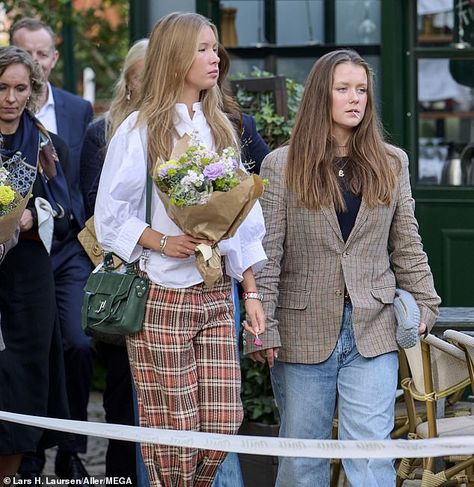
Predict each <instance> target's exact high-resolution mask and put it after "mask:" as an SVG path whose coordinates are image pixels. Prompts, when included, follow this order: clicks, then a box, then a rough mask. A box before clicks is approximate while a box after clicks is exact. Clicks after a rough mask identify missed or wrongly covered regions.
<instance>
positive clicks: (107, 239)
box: [94, 103, 267, 288]
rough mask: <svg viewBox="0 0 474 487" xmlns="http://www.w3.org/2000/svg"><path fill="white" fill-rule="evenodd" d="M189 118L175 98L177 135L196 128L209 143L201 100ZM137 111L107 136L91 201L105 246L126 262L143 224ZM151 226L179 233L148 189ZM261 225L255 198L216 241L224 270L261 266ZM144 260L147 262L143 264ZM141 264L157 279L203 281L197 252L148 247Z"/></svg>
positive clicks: (142, 136)
mask: <svg viewBox="0 0 474 487" xmlns="http://www.w3.org/2000/svg"><path fill="white" fill-rule="evenodd" d="M193 109H194V117H193V118H192V119H191V118H190V116H189V114H188V110H187V107H186V105H184V104H181V103H179V104H177V105H176V112H175V127H176V130H177V132H178V135H179V136H180V137H181V136H183V135H184V134H185V133H188V134H189V135H191V133H192V132H194V133H197V134H198V137H199V139H200V141H201V142H202V143H203V144H204V145H205V146H206V147H208V148H211V149H213V148H214V143H213V139H212V134H211V129H210V127H209V125H208V123H207V121H206V119H205V117H204V114H203V113H202V111H201V105H200V103H195V104H194V105H193ZM137 116H138V112H134V113H132V114H131V115H130V116H129V117H128V118H127V119H126V120H125V121H124V122H123V123H122V124H121V125H120V127H119V128H118V130H117V132H116V133H115V135H114V137H113V138H112V140H111V141H110V144H109V147H108V150H107V155H106V157H105V161H104V167H103V169H102V174H101V178H100V184H99V190H98V194H97V200H96V206H95V213H94V215H95V216H94V219H95V229H96V233H97V238H98V240H99V242H100V243H101V245H102V246H103V248H104V249H105V250H107V251H112V252H114V253H115V254H117V255H118V256H119V257H121V258H122V259H124V260H125V261H126V262H133V261H135V260H137V259H138V258H139V257H140V255H141V254H142V251H143V248H142V247H141V246H140V245H139V244H138V240H139V239H140V237H141V235H142V233H143V231H144V230H145V229H146V228H147V226H148V225H147V223H146V222H145V212H146V175H147V151H146V147H147V129H146V127H145V126H142V127H137V126H136V120H137ZM151 210H152V211H151V215H152V222H151V227H152V228H153V229H155V230H157V231H158V232H160V233H163V234H165V235H170V236H175V235H182V234H183V232H182V230H180V228H179V227H178V226H177V225H176V224H175V223H174V222H173V221H172V220H171V219H170V218H169V217H168V215H167V214H166V210H165V208H164V206H163V203H162V202H161V200H160V198H159V196H158V194H157V193H156V191H155V190H154V191H153V194H152V204H151ZM264 234H265V225H264V221H263V214H262V209H261V207H260V204H259V203H258V202H257V203H256V204H255V205H254V207H253V208H252V210H251V211H250V213H249V214H248V216H247V218H246V219H245V220H244V222H243V223H242V224H241V225H240V227H239V228H238V230H237V232H236V234H235V235H234V236H233V237H232V238H230V239H227V240H223V241H221V242H220V243H219V249H220V251H221V253H222V255H223V256H224V258H225V270H226V273H227V274H228V275H229V276H231V277H233V278H235V279H237V280H239V281H241V280H242V274H243V272H244V271H245V270H246V269H248V268H249V267H252V268H253V270H254V272H257V271H258V270H260V269H261V268H262V267H263V266H264V264H265V262H266V260H267V259H266V254H265V252H264V250H263V246H262V239H263V236H264ZM144 266H146V267H144ZM140 268H141V269H142V270H145V271H146V272H147V273H148V277H149V278H150V279H151V280H152V281H153V282H155V283H157V284H159V285H161V286H165V287H170V288H186V287H190V286H193V285H195V284H198V283H200V282H202V281H203V279H202V277H201V275H200V274H199V271H198V270H197V268H196V265H195V257H194V256H191V257H188V258H184V259H178V258H173V257H166V256H162V255H161V254H160V252H156V251H152V252H151V253H150V257H149V259H148V261H147V262H146V263H144V262H142V261H140Z"/></svg>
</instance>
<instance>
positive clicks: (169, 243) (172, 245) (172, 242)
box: [163, 234, 212, 259]
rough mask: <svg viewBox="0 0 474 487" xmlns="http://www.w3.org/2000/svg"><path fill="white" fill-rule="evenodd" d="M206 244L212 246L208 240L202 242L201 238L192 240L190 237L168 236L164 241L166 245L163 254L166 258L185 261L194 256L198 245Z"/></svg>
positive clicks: (184, 235)
mask: <svg viewBox="0 0 474 487" xmlns="http://www.w3.org/2000/svg"><path fill="white" fill-rule="evenodd" d="M202 243H203V244H206V245H212V242H209V241H208V240H204V239H201V238H194V237H191V235H186V234H183V235H176V236H169V237H168V238H167V240H166V245H165V248H164V250H163V253H164V254H165V255H166V256H167V257H175V258H178V259H185V258H187V257H190V256H191V255H194V252H196V247H197V246H198V245H199V244H202Z"/></svg>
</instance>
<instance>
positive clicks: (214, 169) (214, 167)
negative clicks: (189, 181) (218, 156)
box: [203, 162, 225, 181]
mask: <svg viewBox="0 0 474 487" xmlns="http://www.w3.org/2000/svg"><path fill="white" fill-rule="evenodd" d="M224 172H225V169H224V166H223V165H222V163H220V162H214V163H213V164H208V165H207V166H206V167H205V168H204V171H203V174H204V176H205V177H206V178H207V179H210V180H211V181H215V180H216V179H217V178H220V177H221V176H223V174H224Z"/></svg>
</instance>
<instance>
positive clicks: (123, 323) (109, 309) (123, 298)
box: [81, 254, 149, 336]
mask: <svg viewBox="0 0 474 487" xmlns="http://www.w3.org/2000/svg"><path fill="white" fill-rule="evenodd" d="M109 258H110V259H112V254H108V255H107V256H106V258H105V259H104V260H107V259H109ZM103 269H104V270H103V271H101V272H95V273H92V274H91V275H90V276H89V279H88V280H87V283H86V286H85V288H84V291H85V295H84V302H83V305H82V316H81V319H82V327H83V329H84V331H85V332H86V333H87V334H88V335H91V336H98V334H112V335H130V334H132V333H136V332H137V331H140V330H141V329H142V325H143V318H144V316H145V306H146V300H147V298H148V288H149V282H148V279H147V278H145V277H141V276H139V275H138V274H136V272H135V271H134V269H133V268H131V266H127V270H126V271H125V272H124V273H120V272H117V271H115V270H114V269H113V267H112V269H110V268H109V267H108V266H107V267H106V266H105V264H104V267H103Z"/></svg>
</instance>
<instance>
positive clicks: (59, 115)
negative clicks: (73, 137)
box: [52, 88, 70, 144]
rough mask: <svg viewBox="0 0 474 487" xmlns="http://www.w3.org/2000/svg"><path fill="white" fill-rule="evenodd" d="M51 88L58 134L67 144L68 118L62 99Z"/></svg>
mask: <svg viewBox="0 0 474 487" xmlns="http://www.w3.org/2000/svg"><path fill="white" fill-rule="evenodd" d="M52 90H53V98H54V112H55V113H56V123H57V128H58V135H59V137H61V139H63V140H64V141H65V142H66V144H69V118H68V113H67V110H66V107H65V106H64V100H63V99H62V97H61V96H60V95H59V94H58V92H57V91H56V90H55V89H54V88H52ZM69 115H70V114H69Z"/></svg>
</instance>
